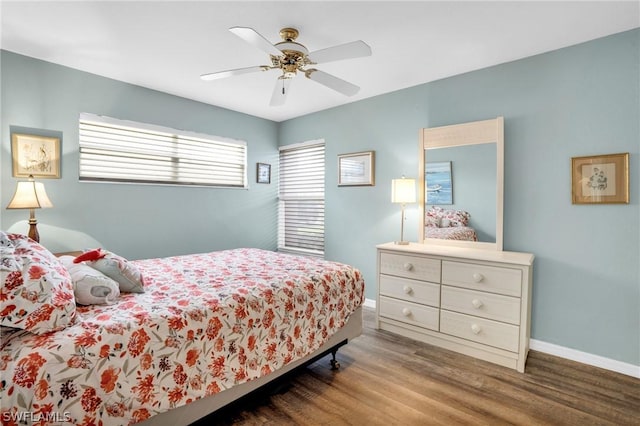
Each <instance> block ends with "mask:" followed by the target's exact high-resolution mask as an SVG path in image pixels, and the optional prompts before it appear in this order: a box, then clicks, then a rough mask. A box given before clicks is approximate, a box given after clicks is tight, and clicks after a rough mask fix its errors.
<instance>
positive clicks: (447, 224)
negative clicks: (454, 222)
mask: <svg viewBox="0 0 640 426" xmlns="http://www.w3.org/2000/svg"><path fill="white" fill-rule="evenodd" d="M450 226H451V221H450V220H449V219H446V218H444V217H443V218H442V219H440V228H448V227H450Z"/></svg>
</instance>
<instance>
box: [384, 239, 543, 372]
mask: <svg viewBox="0 0 640 426" xmlns="http://www.w3.org/2000/svg"><path fill="white" fill-rule="evenodd" d="M377 248H378V300H377V305H376V307H377V318H376V320H377V326H378V328H380V329H383V330H388V331H391V332H393V333H397V334H400V335H403V336H406V337H410V338H412V339H415V340H419V341H423V342H427V343H430V344H433V345H437V346H441V347H444V348H446V349H450V350H453V351H456V352H460V353H463V354H466V355H470V356H473V357H477V358H481V359H484V360H486V361H490V362H494V363H496V364H500V365H503V366H506V367H510V368H514V369H516V370H518V371H520V372H524V366H525V362H526V360H527V353H528V351H529V333H530V318H531V283H532V269H533V257H534V256H533V255H532V254H529V253H516V252H506V251H491V250H482V249H470V248H459V247H449V246H439V245H433V244H417V243H411V244H409V245H397V244H394V243H387V244H381V245H379V246H377Z"/></svg>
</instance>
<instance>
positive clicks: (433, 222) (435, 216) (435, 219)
mask: <svg viewBox="0 0 640 426" xmlns="http://www.w3.org/2000/svg"><path fill="white" fill-rule="evenodd" d="M441 217H442V207H436V206H434V207H431V208H430V209H429V210H427V213H426V214H425V226H426V227H429V228H439V227H440V218H441Z"/></svg>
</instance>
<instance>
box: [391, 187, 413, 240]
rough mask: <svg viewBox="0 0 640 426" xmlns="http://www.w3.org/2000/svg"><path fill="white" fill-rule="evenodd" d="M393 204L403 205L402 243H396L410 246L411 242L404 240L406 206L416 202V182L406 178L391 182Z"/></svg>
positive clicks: (401, 222)
mask: <svg viewBox="0 0 640 426" xmlns="http://www.w3.org/2000/svg"><path fill="white" fill-rule="evenodd" d="M391 202H392V203H399V204H401V205H402V217H401V218H400V241H396V242H395V243H396V244H400V245H407V244H409V241H405V240H404V206H405V204H407V203H415V202H416V180H415V179H406V178H405V177H404V176H403V177H402V178H401V179H393V180H391Z"/></svg>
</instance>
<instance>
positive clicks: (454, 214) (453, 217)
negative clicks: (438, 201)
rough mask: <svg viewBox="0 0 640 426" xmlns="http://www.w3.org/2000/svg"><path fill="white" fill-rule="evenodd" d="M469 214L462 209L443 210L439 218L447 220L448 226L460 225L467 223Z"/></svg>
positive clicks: (466, 224)
mask: <svg viewBox="0 0 640 426" xmlns="http://www.w3.org/2000/svg"><path fill="white" fill-rule="evenodd" d="M470 217H471V215H470V214H469V213H467V212H465V211H464V210H445V211H444V212H443V215H442V219H441V220H448V221H449V226H451V227H454V228H456V227H461V226H468V225H469V218H470Z"/></svg>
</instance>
